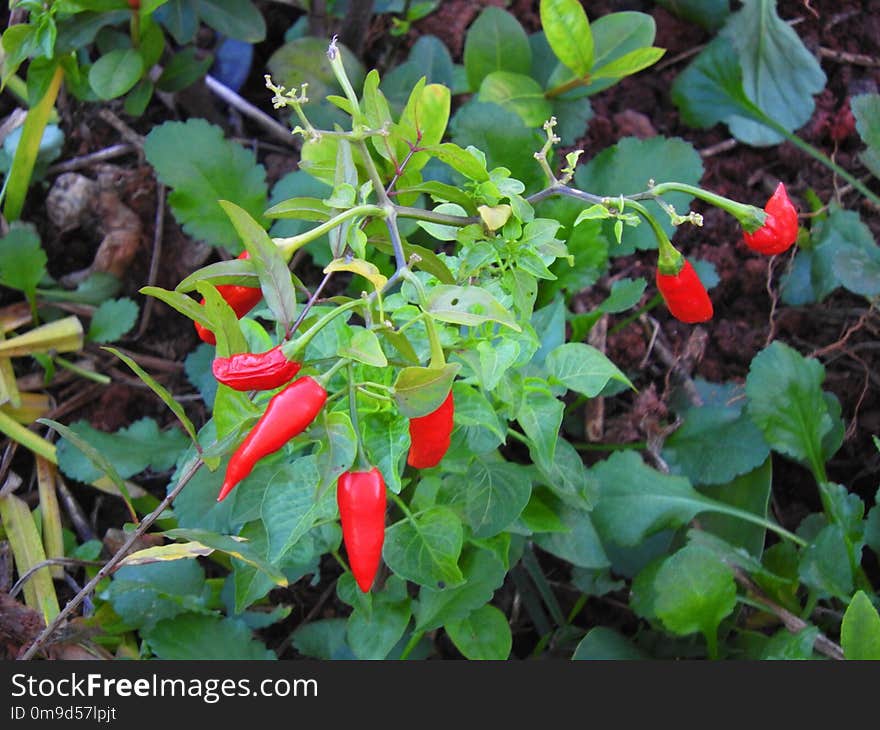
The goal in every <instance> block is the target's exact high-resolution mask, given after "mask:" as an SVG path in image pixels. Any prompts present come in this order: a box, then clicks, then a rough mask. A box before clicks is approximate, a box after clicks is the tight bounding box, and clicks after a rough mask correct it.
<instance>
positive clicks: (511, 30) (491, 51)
mask: <svg viewBox="0 0 880 730" xmlns="http://www.w3.org/2000/svg"><path fill="white" fill-rule="evenodd" d="M531 63H532V50H531V48H530V46H529V39H528V37H527V36H526V32H525V31H524V30H523V28H522V26H521V25H520V24H519V21H517V19H516V18H514V17H513V16H512V15H511V14H510V13H508V12H506V11H505V10H502V9H501V8H496V7H492V6H490V7H487V8H486V9H485V10H483V12H481V13H480V15H479V17H478V18H477V19H476V20H475V21H474V22H473V23H472V24H471V27H470V28H468V31H467V35H466V36H465V40H464V67H465V71H466V72H467V79H468V85H469V86H470V88H471V90H473V91H476V90H477V89H479V88H480V84H481V83H482V81H483V79H484V78H486V76H488V75H489V74H490V73H492V72H493V71H512V72H514V73H521V74H527V73H528V72H529V68H530V66H531Z"/></svg>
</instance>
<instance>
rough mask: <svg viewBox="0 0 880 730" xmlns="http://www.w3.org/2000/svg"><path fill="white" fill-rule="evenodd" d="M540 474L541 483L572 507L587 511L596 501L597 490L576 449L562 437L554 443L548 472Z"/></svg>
mask: <svg viewBox="0 0 880 730" xmlns="http://www.w3.org/2000/svg"><path fill="white" fill-rule="evenodd" d="M541 474H542V476H543V479H542V480H541V483H543V484H544V485H545V486H546V487H548V488H549V489H551V490H552V491H553V492H554V494H556V496H557V497H559V498H560V499H561V500H563V501H564V502H567V503H568V504H570V505H572V506H574V507H579V508H582V509H584V508H587V509H588V508H591V507H592V506H593V504H594V502H595V501H596V497H597V492H598V488H597V486H596V483H595V481H594V480H593V479H591V478H590V475H589V473H588V472H587V469H586V467H585V466H584V462H583V459H581V455H580V454H579V453H578V452H577V449H575V448H574V446H572V445H571V444H570V443H569V442H568V441H566V440H565V439H564V438H562V437H560V438H559V440H558V441H557V442H556V451H555V453H554V454H553V464H552V467H551V469H550V471H549V472H543V471H542V472H541Z"/></svg>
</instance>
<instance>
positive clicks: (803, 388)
mask: <svg viewBox="0 0 880 730" xmlns="http://www.w3.org/2000/svg"><path fill="white" fill-rule="evenodd" d="M824 379H825V368H824V367H823V366H822V363H820V362H819V361H818V360H813V359H807V358H805V357H804V356H803V355H801V354H800V353H799V352H798V351H797V350H794V349H793V348H791V347H789V346H788V345H786V344H784V343H782V342H778V341H777V342H773V343H772V344H770V345H769V346H768V347H766V348H765V349H764V350H762V351H761V352H759V353H758V354H757V355H756V356H755V358H754V359H753V360H752V364H751V367H750V368H749V375H748V378H747V379H746V395H747V396H748V398H749V402H748V406H747V411H748V414H749V416H750V417H751V418H752V420H753V421H754V422H755V425H757V426H758V428H759V429H760V430H761V432H762V433H763V434H764V438H765V439H767V442H768V443H769V444H770V446H771V448H773V450H774V451H778V452H779V453H781V454H785V455H786V456H790V457H791V458H793V459H797V460H799V461H802V462H805V463H806V464H807V465H808V466H809V467H810V468H811V469H812V470H813V473H814V474H816V475H823V474H824V473H825V465H824V461H825V460H824V455H823V452H822V438H823V436H825V434H827V433H828V432H829V431H830V430H831V429H832V428H833V427H834V421H833V419H832V417H831V415H830V414H829V412H828V405H827V403H826V401H825V398H824V397H823V394H822V381H823V380H824Z"/></svg>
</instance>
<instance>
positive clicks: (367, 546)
mask: <svg viewBox="0 0 880 730" xmlns="http://www.w3.org/2000/svg"><path fill="white" fill-rule="evenodd" d="M336 502H337V504H338V505H339V519H340V521H341V522H342V539H343V541H344V542H345V550H346V552H347V553H348V562H349V563H350V564H351V572H352V573H353V574H354V579H355V581H357V584H358V586H359V587H360V589H361V590H362V591H363V592H364V593H366V592H368V591H369V590H370V586H372V585H373V579H374V578H375V577H376V571H377V570H378V569H379V560H380V559H381V557H382V543H383V542H384V541H385V504H386V500H385V480H384V479H383V478H382V472H380V471H379V470H378V469H377V468H376V467H373V468H372V469H370V471H347V472H345V473H344V474H343V475H342V476H340V477H339V482H338V484H337V485H336Z"/></svg>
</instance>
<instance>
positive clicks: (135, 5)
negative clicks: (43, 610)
mask: <svg viewBox="0 0 880 730" xmlns="http://www.w3.org/2000/svg"><path fill="white" fill-rule="evenodd" d="M128 7H130V8H131V9H132V10H140V9H141V0H128Z"/></svg>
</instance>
